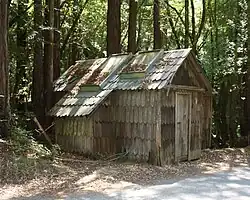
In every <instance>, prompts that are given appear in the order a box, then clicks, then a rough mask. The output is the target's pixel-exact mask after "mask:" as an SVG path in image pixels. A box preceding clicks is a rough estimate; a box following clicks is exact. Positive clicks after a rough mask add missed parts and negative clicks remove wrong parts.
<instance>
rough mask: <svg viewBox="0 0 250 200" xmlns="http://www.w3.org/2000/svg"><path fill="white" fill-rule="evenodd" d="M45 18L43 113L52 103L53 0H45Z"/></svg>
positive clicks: (47, 123) (48, 123)
mask: <svg viewBox="0 0 250 200" xmlns="http://www.w3.org/2000/svg"><path fill="white" fill-rule="evenodd" d="M46 5H47V10H46V15H45V17H46V19H47V28H46V32H45V37H44V40H45V45H44V88H45V93H44V97H45V114H46V113H47V112H48V111H49V110H50V109H51V107H52V105H53V77H54V76H53V72H54V69H53V61H54V57H53V52H54V47H53V46H54V45H53V43H54V0H47V1H46ZM50 123H51V119H50V118H49V117H46V122H45V126H46V127H48V126H49V125H50Z"/></svg>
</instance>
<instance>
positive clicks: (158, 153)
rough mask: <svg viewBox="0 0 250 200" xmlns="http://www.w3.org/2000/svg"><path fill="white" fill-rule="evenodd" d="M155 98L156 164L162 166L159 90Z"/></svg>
mask: <svg viewBox="0 0 250 200" xmlns="http://www.w3.org/2000/svg"><path fill="white" fill-rule="evenodd" d="M157 93H158V94H157V100H156V102H155V103H156V109H157V115H156V133H155V134H156V135H155V142H156V156H157V157H156V158H157V161H156V165H158V166H162V164H163V163H162V162H163V155H162V148H161V140H162V138H161V91H157Z"/></svg>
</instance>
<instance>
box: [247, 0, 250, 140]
mask: <svg viewBox="0 0 250 200" xmlns="http://www.w3.org/2000/svg"><path fill="white" fill-rule="evenodd" d="M247 5H248V8H247V15H248V17H247V18H248V20H247V21H248V24H247V29H248V39H247V55H248V57H247V67H248V68H247V111H248V112H247V113H248V117H247V127H248V144H250V1H247Z"/></svg>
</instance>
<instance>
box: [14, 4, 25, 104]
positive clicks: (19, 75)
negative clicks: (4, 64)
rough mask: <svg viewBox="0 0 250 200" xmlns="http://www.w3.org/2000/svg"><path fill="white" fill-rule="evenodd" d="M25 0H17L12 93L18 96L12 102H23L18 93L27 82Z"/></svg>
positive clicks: (23, 97)
mask: <svg viewBox="0 0 250 200" xmlns="http://www.w3.org/2000/svg"><path fill="white" fill-rule="evenodd" d="M27 4H28V1H27V0H19V1H18V11H17V13H18V16H20V17H19V20H17V28H16V44H17V58H16V76H15V87H14V95H15V96H17V97H18V98H14V100H15V101H14V103H18V102H19V103H20V102H21V103H24V101H25V96H24V95H23V94H18V93H19V90H20V89H23V88H24V87H25V86H26V84H27V75H26V65H27V61H28V55H27V26H26V23H27V21H28V16H27V12H25V10H27Z"/></svg>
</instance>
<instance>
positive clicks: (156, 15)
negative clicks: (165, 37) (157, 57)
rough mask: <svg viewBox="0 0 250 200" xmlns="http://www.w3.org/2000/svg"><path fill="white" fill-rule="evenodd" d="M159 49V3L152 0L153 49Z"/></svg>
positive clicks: (156, 0) (157, 0)
mask: <svg viewBox="0 0 250 200" xmlns="http://www.w3.org/2000/svg"><path fill="white" fill-rule="evenodd" d="M160 48H161V28H160V3H159V0H154V49H160Z"/></svg>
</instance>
